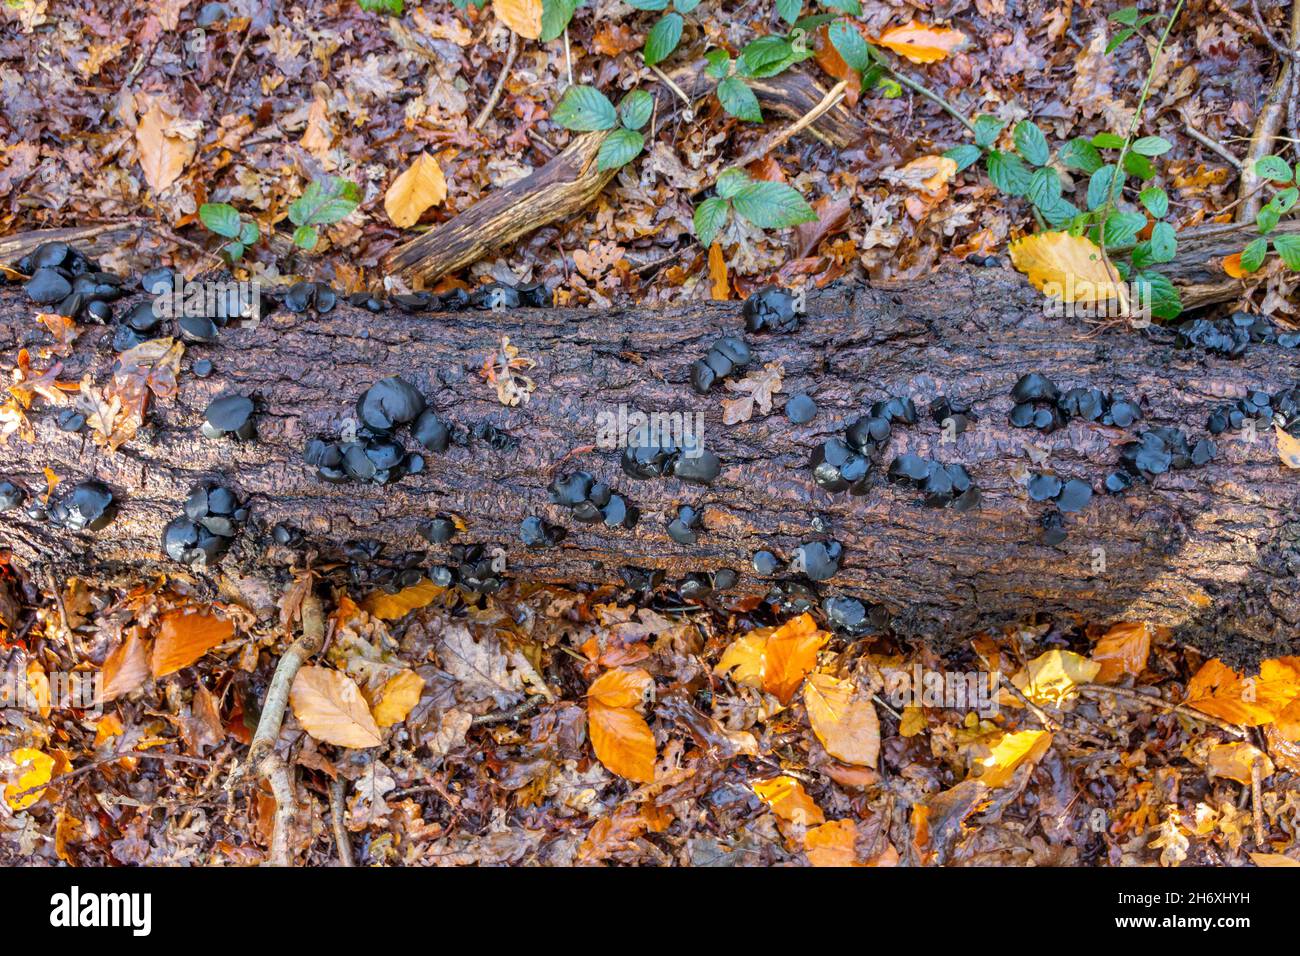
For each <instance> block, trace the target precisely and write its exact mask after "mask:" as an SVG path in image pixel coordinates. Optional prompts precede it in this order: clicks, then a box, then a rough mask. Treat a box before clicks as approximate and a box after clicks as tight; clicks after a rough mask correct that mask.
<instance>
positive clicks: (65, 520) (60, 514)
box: [27, 478, 117, 531]
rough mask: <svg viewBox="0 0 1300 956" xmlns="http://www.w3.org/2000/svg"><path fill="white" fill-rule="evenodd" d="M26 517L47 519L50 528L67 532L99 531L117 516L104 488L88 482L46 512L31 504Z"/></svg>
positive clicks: (108, 491)
mask: <svg viewBox="0 0 1300 956" xmlns="http://www.w3.org/2000/svg"><path fill="white" fill-rule="evenodd" d="M42 511H43V512H44V513H43V514H42ZM27 514H28V517H30V518H34V519H37V520H40V519H41V518H45V519H48V520H49V522H50V524H53V525H56V526H58V527H60V528H67V529H68V530H69V531H99V530H100V529H101V528H104V527H107V525H108V523H109V522H110V521H112V520H113V518H114V517H115V516H116V515H117V501H116V500H115V499H114V498H113V492H112V491H111V490H110V489H109V487H108V485H106V484H104V483H103V482H102V481H98V480H96V479H94V478H91V479H89V480H87V481H81V482H78V483H77V484H75V485H73V486H72V487H71V488H69V489H67V490H66V491H64V492H63V493H62V494H60V495H59V496H58V497H57V498H56V499H55V500H54V502H53V503H52V504H50V506H49V508H48V509H40V507H39V504H38V503H36V502H33V503H32V507H29V508H28V509H27Z"/></svg>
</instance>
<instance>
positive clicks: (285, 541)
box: [271, 522, 306, 548]
mask: <svg viewBox="0 0 1300 956" xmlns="http://www.w3.org/2000/svg"><path fill="white" fill-rule="evenodd" d="M271 539H272V540H273V541H274V542H275V543H276V544H278V545H281V546H282V547H286V548H296V547H298V546H299V545H300V544H302V543H303V541H305V540H306V535H304V534H303V533H302V531H301V530H300V529H298V528H295V527H294V526H293V525H291V524H284V523H283V522H276V524H275V525H274V526H273V527H272V528H271Z"/></svg>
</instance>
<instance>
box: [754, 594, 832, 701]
mask: <svg viewBox="0 0 1300 956" xmlns="http://www.w3.org/2000/svg"><path fill="white" fill-rule="evenodd" d="M829 637H830V635H829V634H827V633H825V632H824V631H819V630H818V629H817V623H816V621H814V620H813V617H812V615H811V614H800V615H799V616H798V617H796V618H793V619H791V620H789V621H787V622H786V623H785V624H783V625H782V626H781V627H779V628H777V630H776V633H774V634H773V635H772V636H771V637H769V638H768V639H767V645H766V648H765V650H764V663H763V689H764V690H765V691H767V692H768V693H769V694H771V695H772V696H773V697H775V698H776V699H777V700H779V701H780V702H781V703H783V704H788V703H790V701H791V699H793V697H794V694H795V691H797V690H798V689H799V685H800V684H801V683H802V682H803V679H804V676H805V675H806V674H807V673H808V672H809V671H811V670H812V669H813V668H814V667H816V666H817V652H818V651H819V650H821V648H822V645H823V644H825V643H826V641H827V640H828V639H829Z"/></svg>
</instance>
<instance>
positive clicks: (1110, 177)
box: [1088, 163, 1115, 210]
mask: <svg viewBox="0 0 1300 956" xmlns="http://www.w3.org/2000/svg"><path fill="white" fill-rule="evenodd" d="M1114 180H1115V167H1114V165H1112V164H1110V163H1107V164H1106V165H1105V166H1103V167H1101V168H1100V169H1098V170H1097V171H1096V172H1095V173H1093V174H1092V176H1090V177H1089V179H1088V208H1089V209H1090V210H1091V209H1099V208H1101V207H1102V206H1103V205H1105V204H1106V200H1108V199H1109V198H1110V191H1111V183H1113V182H1114Z"/></svg>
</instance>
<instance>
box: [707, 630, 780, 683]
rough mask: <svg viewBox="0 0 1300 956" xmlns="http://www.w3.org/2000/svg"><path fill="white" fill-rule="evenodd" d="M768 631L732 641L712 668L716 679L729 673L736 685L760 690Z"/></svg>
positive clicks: (750, 634) (752, 633)
mask: <svg viewBox="0 0 1300 956" xmlns="http://www.w3.org/2000/svg"><path fill="white" fill-rule="evenodd" d="M769 631H770V628H765V629H761V630H758V631H752V632H750V633H749V634H746V635H745V636H744V637H741V638H738V639H736V640H734V641H732V642H731V643H730V644H729V645H728V646H727V649H726V650H725V651H723V653H722V657H721V658H720V659H719V660H718V663H717V665H716V666H715V667H714V668H713V673H714V674H716V675H717V676H718V677H725V676H726V675H727V674H728V672H730V674H731V678H732V680H734V681H735V682H736V683H738V684H745V685H747V686H749V687H757V688H759V689H761V688H762V686H763V671H764V668H765V667H766V663H767V656H766V651H767V639H768V636H769V633H768V632H769Z"/></svg>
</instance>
